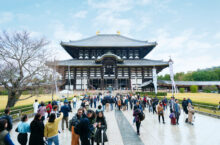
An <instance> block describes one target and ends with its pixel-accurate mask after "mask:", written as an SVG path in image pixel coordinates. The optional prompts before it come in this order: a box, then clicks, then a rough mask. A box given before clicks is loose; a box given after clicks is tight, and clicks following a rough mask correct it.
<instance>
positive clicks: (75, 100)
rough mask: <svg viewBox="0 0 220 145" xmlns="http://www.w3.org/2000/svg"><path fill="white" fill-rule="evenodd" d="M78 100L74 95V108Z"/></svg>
mask: <svg viewBox="0 0 220 145" xmlns="http://www.w3.org/2000/svg"><path fill="white" fill-rule="evenodd" d="M76 102H77V99H76V96H74V97H73V108H74V109H76Z"/></svg>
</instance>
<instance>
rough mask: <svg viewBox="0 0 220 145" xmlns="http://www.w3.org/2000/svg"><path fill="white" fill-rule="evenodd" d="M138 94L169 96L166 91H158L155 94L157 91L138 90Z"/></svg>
mask: <svg viewBox="0 0 220 145" xmlns="http://www.w3.org/2000/svg"><path fill="white" fill-rule="evenodd" d="M136 94H137V95H138V94H140V96H146V95H147V96H167V93H166V92H158V93H157V94H155V92H136Z"/></svg>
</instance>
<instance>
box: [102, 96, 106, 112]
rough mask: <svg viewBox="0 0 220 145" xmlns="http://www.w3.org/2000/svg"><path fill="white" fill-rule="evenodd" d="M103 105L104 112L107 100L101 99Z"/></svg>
mask: <svg viewBox="0 0 220 145" xmlns="http://www.w3.org/2000/svg"><path fill="white" fill-rule="evenodd" d="M101 103H102V109H103V111H105V104H106V99H104V98H101Z"/></svg>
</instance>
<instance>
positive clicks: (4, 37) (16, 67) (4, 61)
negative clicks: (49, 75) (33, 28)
mask: <svg viewBox="0 0 220 145" xmlns="http://www.w3.org/2000/svg"><path fill="white" fill-rule="evenodd" d="M48 43H49V42H48V41H46V40H45V39H44V38H41V39H36V38H35V39H34V38H31V36H30V34H29V33H28V32H26V31H23V32H14V33H8V32H2V34H0V84H2V85H3V86H4V87H5V89H6V90H7V91H8V102H7V107H13V106H14V105H15V103H16V102H17V101H19V100H24V99H20V96H21V94H22V92H23V91H25V90H27V89H31V88H33V86H37V85H39V82H36V81H35V80H36V78H40V77H41V76H44V74H45V72H46V68H47V67H46V66H45V61H46V58H47V57H48V56H47V54H48V53H47V51H46V49H45V46H46V45H48ZM30 97H32V96H29V97H27V98H25V99H28V98H30Z"/></svg>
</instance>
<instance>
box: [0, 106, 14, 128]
mask: <svg viewBox="0 0 220 145" xmlns="http://www.w3.org/2000/svg"><path fill="white" fill-rule="evenodd" d="M3 119H5V120H7V123H8V125H7V128H6V130H7V131H8V132H10V131H11V130H12V127H13V124H12V117H11V116H10V109H9V108H6V109H5V115H3V116H2V117H1V118H0V120H3Z"/></svg>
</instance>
